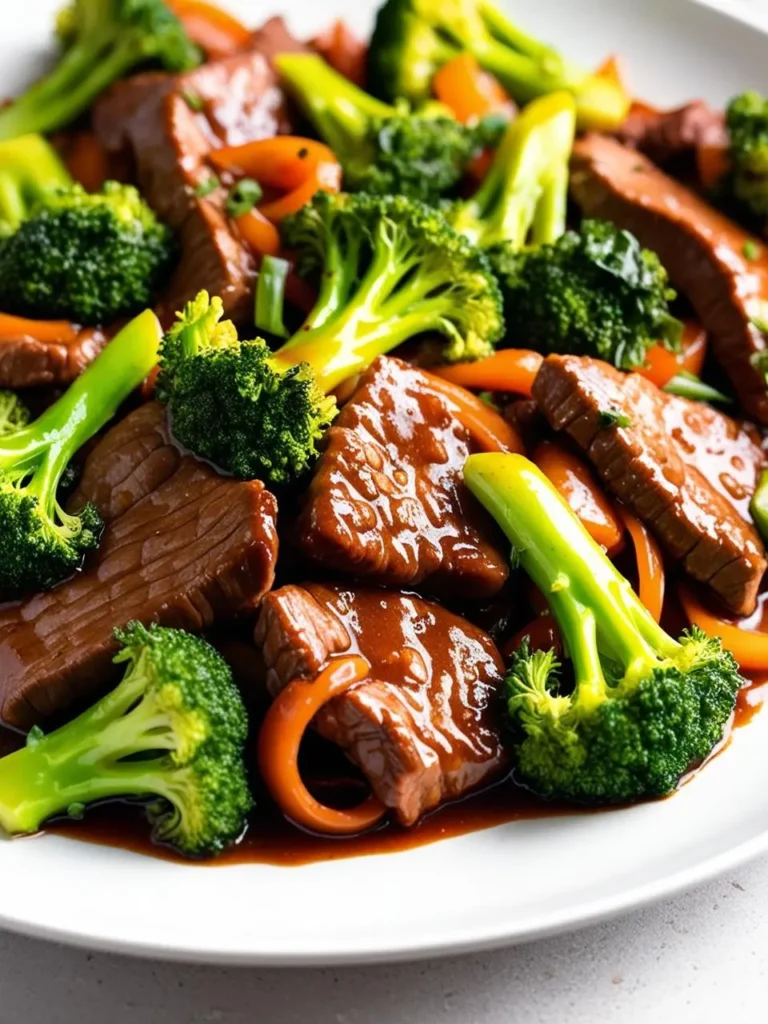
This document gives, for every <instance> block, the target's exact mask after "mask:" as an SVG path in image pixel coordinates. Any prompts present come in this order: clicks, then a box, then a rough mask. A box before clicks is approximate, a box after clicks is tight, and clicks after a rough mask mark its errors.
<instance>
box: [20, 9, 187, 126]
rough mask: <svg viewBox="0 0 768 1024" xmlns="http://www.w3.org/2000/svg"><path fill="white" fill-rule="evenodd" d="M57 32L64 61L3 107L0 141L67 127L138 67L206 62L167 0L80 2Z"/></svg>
mask: <svg viewBox="0 0 768 1024" xmlns="http://www.w3.org/2000/svg"><path fill="white" fill-rule="evenodd" d="M57 34H58V36H59V39H60V40H61V41H62V42H63V43H64V46H65V48H64V51H63V53H62V55H61V57H60V58H59V61H58V63H57V64H56V66H55V67H54V69H53V71H51V72H50V73H49V74H48V75H45V76H44V77H43V78H41V79H39V80H38V81H37V82H35V83H34V84H33V85H32V86H30V88H29V89H27V91H26V92H25V93H23V94H22V95H21V96H19V97H18V99H16V100H15V101H14V102H13V103H11V104H10V105H9V106H7V107H4V108H3V109H2V110H0V139H10V138H14V137H15V136H17V135H27V134H28V133H30V132H51V131H56V130H57V129H58V128H62V127H64V126H65V125H67V124H69V122H70V121H73V120H74V119H75V118H76V117H78V115H80V114H82V113H83V111H84V110H86V109H87V108H88V107H89V106H90V105H91V103H92V102H93V101H94V100H95V99H96V97H97V96H98V95H99V94H100V93H101V92H103V91H104V90H105V89H106V88H107V86H109V85H111V83H112V82H114V81H115V79H117V78H121V77H122V76H123V75H127V74H128V72H129V71H132V70H133V69H134V68H136V67H139V66H144V65H147V64H154V65H157V66H160V67H163V68H166V69H167V70H168V71H185V70H187V69H188V68H193V67H196V66H197V65H198V64H199V63H200V60H201V54H200V52H199V50H198V49H197V47H196V46H194V45H193V44H192V43H191V42H190V40H189V39H188V37H187V34H186V32H185V31H184V28H183V26H182V24H181V22H180V21H179V19H178V18H177V17H176V15H175V14H173V13H172V11H171V10H170V8H169V7H168V6H167V4H166V3H165V2H164V0H74V3H73V4H72V6H71V8H70V9H69V10H68V12H67V14H66V15H64V16H60V18H59V20H58V22H57Z"/></svg>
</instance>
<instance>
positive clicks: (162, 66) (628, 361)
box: [0, 0, 768, 857]
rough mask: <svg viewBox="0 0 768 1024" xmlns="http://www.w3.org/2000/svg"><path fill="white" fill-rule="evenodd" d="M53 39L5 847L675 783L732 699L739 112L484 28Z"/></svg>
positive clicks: (111, 26) (478, 18)
mask: <svg viewBox="0 0 768 1024" xmlns="http://www.w3.org/2000/svg"><path fill="white" fill-rule="evenodd" d="M56 34H57V39H58V43H57V45H58V47H59V53H58V56H57V58H56V59H55V60H54V61H53V62H52V67H51V70H50V71H49V72H48V73H47V74H46V75H45V76H44V77H43V78H41V79H40V80H39V81H37V82H35V83H34V84H32V85H31V86H29V88H28V89H27V90H26V92H24V93H23V94H22V95H20V96H17V97H15V98H13V99H11V100H10V101H9V102H8V103H7V105H5V106H3V107H2V109H0V599H1V600H2V603H1V604H0V716H1V718H2V723H3V728H2V733H1V738H2V750H3V753H4V756H3V757H0V826H2V828H3V829H4V830H5V831H6V832H7V833H9V834H11V835H15V834H24V833H30V832H35V831H39V830H40V829H41V828H44V827H48V826H49V823H51V822H53V823H54V827H56V826H55V823H56V822H57V821H61V820H63V819H66V820H75V821H80V819H82V818H85V822H84V823H83V824H82V827H83V828H84V829H85V832H87V823H88V820H89V817H90V816H91V815H92V814H93V813H94V806H93V805H96V804H101V803H103V802H105V801H116V802H120V801H122V802H126V803H131V804H134V805H138V806H139V807H140V808H141V809H142V810H143V812H144V815H145V818H146V819H147V820H148V822H149V829H151V834H152V838H153V839H154V840H155V841H156V842H157V843H160V844H165V845H166V846H169V847H171V848H172V849H174V850H175V851H177V852H178V853H179V854H182V855H185V856H194V857H206V856H213V855H217V854H219V853H220V852H222V851H223V850H224V849H225V848H227V847H228V846H230V845H231V844H233V843H236V842H237V841H238V840H240V839H241V838H242V837H243V835H244V834H245V831H246V829H248V828H249V829H250V830H251V831H252V832H253V831H257V830H258V829H259V828H260V827H261V820H262V819H261V815H262V814H263V813H264V808H268V809H269V813H270V814H272V815H273V816H274V815H275V814H276V813H280V814H282V815H283V816H284V818H285V819H286V820H287V821H289V822H290V823H291V825H292V826H295V827H296V828H297V829H303V830H305V831H309V832H312V833H315V834H318V835H332V836H335V837H339V836H353V835H359V834H360V833H362V832H365V831H366V830H370V829H377V828H381V827H382V826H383V825H384V824H387V823H388V824H389V828H390V829H397V828H409V827H411V826H414V825H417V824H418V823H419V822H420V821H421V820H422V819H423V816H424V815H425V814H427V812H432V811H435V810H436V809H437V808H438V807H440V805H442V804H446V803H448V802H450V801H456V800H458V799H464V798H467V799H472V798H473V794H475V793H478V792H480V791H482V790H484V789H487V787H489V786H492V785H495V786H496V787H497V793H498V794H499V795H500V797H501V799H509V801H510V803H511V802H513V800H514V799H515V797H514V794H515V793H520V792H521V791H523V790H524V791H526V792H528V793H532V794H535V797H536V798H537V799H539V800H541V801H542V803H543V804H546V802H547V801H551V802H552V803H551V806H553V807H554V806H555V805H557V806H558V807H559V806H563V805H574V806H577V807H579V806H590V807H594V806H600V805H615V804H622V803H626V802H629V801H634V800H641V799H647V798H653V797H660V796H664V795H666V794H668V793H670V792H672V791H673V790H674V789H675V788H676V787H677V786H678V785H679V784H680V782H681V780H683V779H684V778H686V777H688V776H689V775H690V773H691V772H693V771H695V770H696V769H698V768H699V767H701V766H702V765H703V764H704V763H705V762H706V761H707V759H708V758H709V757H710V756H711V755H712V754H713V752H715V751H716V750H717V749H719V748H720V747H721V745H722V744H723V742H724V740H725V739H726V738H727V736H728V733H729V730H730V728H731V726H732V724H733V720H734V711H735V708H736V705H737V702H738V700H739V695H740V691H742V689H743V688H744V687H746V686H748V685H749V681H750V678H751V677H752V676H753V675H754V674H755V673H757V674H758V675H759V673H760V672H766V671H768V617H766V620H765V623H764V622H763V618H764V616H763V612H764V609H765V608H768V602H766V601H765V595H766V593H768V589H766V588H765V586H764V583H763V580H764V576H765V571H766V567H767V566H768V561H767V560H766V548H765V544H766V541H768V468H767V467H768V444H767V443H766V441H767V440H768V99H765V98H763V97H762V96H760V95H758V94H757V93H755V92H744V93H743V94H742V95H740V96H737V97H735V98H733V99H731V100H730V102H729V103H728V104H727V107H726V109H725V110H724V111H720V110H715V109H712V108H710V107H709V106H708V105H707V104H705V103H704V102H703V101H700V100H699V101H694V102H692V103H690V104H688V105H686V106H685V107H682V108H679V109H677V110H671V111H662V110H656V109H653V108H651V107H649V106H648V105H647V104H644V103H642V102H640V101H638V100H635V99H633V98H632V97H631V95H630V93H629V92H628V89H627V87H626V85H625V84H624V81H623V79H622V77H621V74H620V73H619V68H618V65H617V63H616V61H615V60H614V59H610V60H608V61H607V62H606V63H605V64H604V65H603V66H602V67H600V68H599V69H597V70H590V69H589V68H584V67H581V66H579V65H578V64H576V63H573V62H572V61H571V60H570V58H566V57H565V56H564V55H562V54H560V53H558V52H557V51H556V50H554V49H553V48H552V47H551V46H550V45H548V44H547V43H546V42H544V41H542V40H539V39H535V38H532V37H531V36H530V35H528V34H527V32H526V29H525V26H524V25H519V24H517V23H516V22H515V21H513V20H510V19H509V18H508V17H507V16H506V15H505V14H503V13H502V12H501V10H499V9H497V8H495V7H493V6H492V5H491V4H489V3H486V2H484V0H483V2H480V0H451V2H450V3H448V4H447V5H446V4H437V3H435V2H434V0H385V2H384V4H383V6H382V7H381V8H380V9H379V11H378V14H377V16H376V22H375V27H374V29H373V33H372V35H371V38H370V40H369V41H368V42H367V43H364V42H362V41H361V40H359V39H357V38H356V37H355V36H354V35H353V34H352V33H351V32H350V30H349V29H348V28H347V27H346V26H345V25H344V24H343V23H341V22H337V23H336V24H334V25H332V26H331V27H329V28H328V30H327V31H325V32H323V33H322V34H321V35H319V36H318V37H316V38H314V39H310V40H306V41H304V40H300V39H297V38H295V37H294V36H293V35H292V34H291V32H290V31H289V29H288V28H287V27H286V25H285V24H284V23H283V21H282V20H281V19H280V18H279V17H274V18H271V19H270V20H268V21H267V22H266V23H265V24H264V25H262V26H261V27H260V28H256V29H252V28H251V27H249V26H245V25H243V24H241V23H240V22H238V21H236V20H235V19H234V18H233V17H232V16H231V15H229V14H228V13H226V12H225V11H224V10H222V9H219V8H217V7H215V6H213V5H212V4H210V3H202V2H198V0H74V2H73V3H72V4H71V6H69V7H68V8H66V9H65V10H64V11H63V12H62V13H61V15H60V16H59V19H58V21H57V24H56ZM334 780H335V781H334ZM336 783H338V784H336ZM350 794H352V795H351V796H350ZM149 829H147V831H149Z"/></svg>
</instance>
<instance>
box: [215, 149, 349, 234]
mask: <svg viewBox="0 0 768 1024" xmlns="http://www.w3.org/2000/svg"><path fill="white" fill-rule="evenodd" d="M210 159H211V163H212V164H214V166H215V167H217V168H218V169H219V170H221V171H230V172H231V173H233V174H236V175H240V176H242V175H248V176H249V177H252V178H255V179H256V181H258V182H259V184H261V185H265V186H268V187H269V188H276V189H280V190H284V191H285V195H283V196H280V197H279V198H277V199H273V200H271V201H269V202H266V203H262V204H261V205H260V206H259V210H260V211H261V212H262V213H263V215H264V216H265V217H266V218H267V219H268V220H271V221H274V222H279V221H281V220H282V219H283V218H284V217H287V216H288V215H289V214H291V213H295V212H296V211H297V210H300V209H301V207H302V206H304V205H305V204H306V203H308V202H309V201H310V199H311V198H312V197H313V196H314V195H315V193H316V192H319V191H324V192H338V191H339V189H340V188H341V165H340V164H339V162H338V160H337V159H336V157H335V156H334V154H333V151H332V150H331V149H329V148H328V147H327V146H326V145H324V144H323V143H322V142H315V140H314V139H304V138H300V137H299V136H296V135H277V136H275V137H274V138H272V139H258V140H256V141H255V142H246V143H245V144H244V145H242V146H225V147H223V148H222V149H215V150H214V151H213V152H212V153H211V156H210Z"/></svg>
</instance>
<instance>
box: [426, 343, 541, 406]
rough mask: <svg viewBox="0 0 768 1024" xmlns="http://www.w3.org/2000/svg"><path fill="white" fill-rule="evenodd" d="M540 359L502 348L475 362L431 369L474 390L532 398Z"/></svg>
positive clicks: (530, 353)
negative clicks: (502, 392)
mask: <svg viewBox="0 0 768 1024" xmlns="http://www.w3.org/2000/svg"><path fill="white" fill-rule="evenodd" d="M541 362H542V356H541V355H540V354H539V353H538V352H531V351H530V350H529V349H525V348H505V349H502V351H500V352H494V354H493V355H492V356H488V358H487V359H478V360H477V361H476V362H474V363H455V364H454V365H453V366H439V367H434V368H433V370H432V372H433V373H436V374H438V375H439V376H440V377H443V378H444V379H445V380H450V381H452V382H453V383H454V384H461V385H462V387H465V388H475V389H476V390H477V391H510V392H512V393H513V394H517V395H525V396H526V398H530V397H531V388H532V387H533V381H534V378H535V377H536V374H537V373H538V372H539V367H540V366H541Z"/></svg>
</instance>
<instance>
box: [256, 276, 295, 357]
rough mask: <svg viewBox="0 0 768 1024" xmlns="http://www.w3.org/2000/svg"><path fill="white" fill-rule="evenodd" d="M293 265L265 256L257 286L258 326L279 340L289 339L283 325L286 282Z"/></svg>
mask: <svg viewBox="0 0 768 1024" xmlns="http://www.w3.org/2000/svg"><path fill="white" fill-rule="evenodd" d="M290 269H291V265H290V263H289V262H288V260H281V259H280V257H279V256H265V257H264V258H263V259H262V261H261V267H260V269H259V279H258V282H257V284H256V311H255V312H256V326H257V327H258V328H259V330H260V331H268V332H269V333H270V334H274V335H275V337H277V338H287V337H288V331H287V330H286V328H285V324H284V323H283V306H284V304H285V282H286V278H287V277H288V272H289V271H290Z"/></svg>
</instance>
